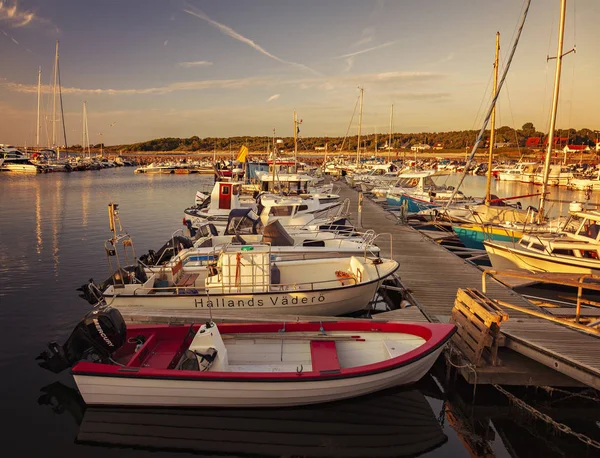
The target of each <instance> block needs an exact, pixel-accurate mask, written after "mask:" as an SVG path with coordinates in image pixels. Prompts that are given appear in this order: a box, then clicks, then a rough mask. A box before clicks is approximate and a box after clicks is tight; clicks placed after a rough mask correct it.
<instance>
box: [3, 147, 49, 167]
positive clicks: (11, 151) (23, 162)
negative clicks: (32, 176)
mask: <svg viewBox="0 0 600 458" xmlns="http://www.w3.org/2000/svg"><path fill="white" fill-rule="evenodd" d="M0 159H2V163H0V172H13V173H44V172H46V168H45V167H44V166H42V165H38V164H34V163H33V162H31V160H30V159H29V157H27V156H26V155H25V154H24V153H23V152H22V151H19V150H18V149H17V148H15V147H14V146H9V145H1V146H0Z"/></svg>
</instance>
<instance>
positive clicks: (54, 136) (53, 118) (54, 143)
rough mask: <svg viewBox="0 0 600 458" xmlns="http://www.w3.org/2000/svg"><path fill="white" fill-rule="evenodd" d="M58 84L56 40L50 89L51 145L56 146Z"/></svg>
mask: <svg viewBox="0 0 600 458" xmlns="http://www.w3.org/2000/svg"><path fill="white" fill-rule="evenodd" d="M57 84H58V40H56V53H55V55H54V87H53V90H52V146H53V147H54V146H56V85H57Z"/></svg>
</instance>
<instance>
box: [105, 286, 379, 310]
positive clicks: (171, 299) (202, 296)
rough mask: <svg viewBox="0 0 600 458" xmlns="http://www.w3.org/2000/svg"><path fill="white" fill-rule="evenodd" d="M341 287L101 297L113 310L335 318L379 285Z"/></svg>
mask: <svg viewBox="0 0 600 458" xmlns="http://www.w3.org/2000/svg"><path fill="white" fill-rule="evenodd" d="M381 281H383V279H381V280H378V281H372V282H369V283H364V284H358V285H353V286H345V287H343V288H337V289H328V290H327V289H324V290H321V291H319V290H314V291H302V290H298V291H286V292H271V293H251V294H210V296H209V295H207V294H206V293H205V292H204V290H200V291H198V292H197V293H196V294H178V295H176V294H173V293H168V294H161V293H159V294H144V295H141V294H139V295H136V294H129V295H124V294H119V293H117V295H111V294H105V298H106V301H107V303H108V304H109V305H111V306H112V307H115V308H124V307H148V308H155V309H161V310H167V309H170V310H173V309H180V310H184V309H200V310H202V309H204V310H208V309H211V308H212V310H218V311H219V313H220V314H232V315H235V314H237V313H238V312H240V311H244V310H246V311H247V310H255V311H257V312H260V313H261V314H263V313H264V314H290V315H315V316H336V315H343V314H346V313H352V312H357V311H359V310H363V309H364V308H365V307H366V306H367V304H368V303H369V302H370V301H371V300H372V299H373V297H374V296H375V293H376V292H377V288H378V287H379V284H380V282H381Z"/></svg>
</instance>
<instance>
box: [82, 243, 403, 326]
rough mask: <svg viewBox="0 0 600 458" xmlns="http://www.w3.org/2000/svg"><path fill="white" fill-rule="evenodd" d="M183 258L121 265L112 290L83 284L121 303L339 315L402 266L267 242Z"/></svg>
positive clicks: (356, 307) (361, 303)
mask: <svg viewBox="0 0 600 458" xmlns="http://www.w3.org/2000/svg"><path fill="white" fill-rule="evenodd" d="M210 258H212V259H216V262H210ZM182 261H183V260H180V261H179V262H178V263H177V264H175V265H174V266H173V267H172V268H170V269H168V270H167V271H166V272H165V271H163V270H159V271H158V272H155V273H152V275H150V276H148V277H147V278H145V277H144V276H143V275H136V272H129V273H128V274H127V276H126V277H125V275H124V274H123V273H121V272H117V274H118V276H117V278H116V279H115V280H114V281H113V282H111V284H109V285H108V286H107V287H106V288H105V289H102V288H99V287H97V285H94V284H93V283H92V284H90V285H86V286H84V287H83V290H84V291H85V290H86V288H87V290H93V291H94V292H95V293H96V294H93V295H92V298H95V297H96V295H97V294H100V295H101V297H102V298H103V299H104V300H106V301H107V302H108V303H109V304H111V305H113V306H114V307H150V308H154V309H160V310H166V309H218V310H219V311H220V312H223V313H225V314H227V315H235V314H236V313H237V312H238V311H242V310H249V309H250V310H256V311H257V312H260V313H261V314H270V313H290V314H295V315H324V316H333V315H343V314H348V313H353V312H357V311H360V310H363V309H364V308H365V307H366V306H367V305H368V303H369V302H370V301H371V300H372V298H373V297H374V295H375V293H376V291H377V289H378V287H379V285H380V284H381V283H382V281H383V280H384V279H385V278H386V277H388V276H389V275H391V274H393V273H394V272H395V271H396V270H397V269H398V263H397V262H396V261H394V260H391V259H382V258H377V257H376V258H373V259H371V258H368V257H358V256H351V257H338V258H326V259H302V260H290V261H288V260H285V259H284V260H280V259H279V258H277V257H276V256H274V255H273V253H272V250H271V247H270V246H269V245H265V244H254V245H229V246H226V247H224V248H222V249H221V250H220V251H216V252H215V253H214V254H213V255H211V256H210V257H208V259H206V261H208V263H209V265H208V266H207V265H206V264H205V265H202V264H200V265H199V264H198V263H196V262H191V263H190V262H188V264H185V265H184V264H183V262H182ZM124 277H125V278H124ZM140 277H141V278H140ZM98 292H99V293H98Z"/></svg>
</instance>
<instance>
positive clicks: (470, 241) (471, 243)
mask: <svg viewBox="0 0 600 458" xmlns="http://www.w3.org/2000/svg"><path fill="white" fill-rule="evenodd" d="M452 230H453V231H454V233H455V234H456V235H457V236H458V238H459V239H460V241H461V242H462V244H463V245H464V246H465V247H466V248H471V249H474V250H483V249H485V247H484V246H483V242H484V241H485V240H494V241H502V242H517V241H518V240H519V239H520V238H521V237H522V236H523V233H522V232H520V231H515V230H512V229H504V228H497V227H486V228H482V227H481V226H467V225H459V226H452Z"/></svg>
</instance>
